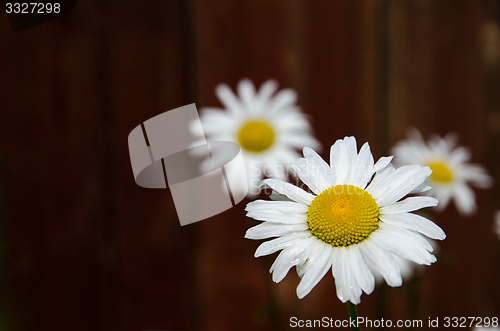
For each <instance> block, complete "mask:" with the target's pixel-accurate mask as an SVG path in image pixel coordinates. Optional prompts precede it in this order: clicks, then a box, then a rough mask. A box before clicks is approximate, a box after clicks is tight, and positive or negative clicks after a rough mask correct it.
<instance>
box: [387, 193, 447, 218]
mask: <svg viewBox="0 0 500 331" xmlns="http://www.w3.org/2000/svg"><path fill="white" fill-rule="evenodd" d="M437 204H438V200H437V199H435V198H432V197H409V198H406V199H404V200H402V201H399V202H396V203H393V204H392V205H388V206H385V207H382V208H380V213H381V214H401V213H407V212H410V211H414V210H419V209H422V208H426V207H434V206H437Z"/></svg>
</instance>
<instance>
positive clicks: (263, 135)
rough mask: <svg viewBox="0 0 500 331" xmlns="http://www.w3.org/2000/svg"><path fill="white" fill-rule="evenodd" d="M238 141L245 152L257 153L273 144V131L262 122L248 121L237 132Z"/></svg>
mask: <svg viewBox="0 0 500 331" xmlns="http://www.w3.org/2000/svg"><path fill="white" fill-rule="evenodd" d="M238 141H239V142H240V145H241V147H242V148H243V149H245V150H246V151H249V152H254V153H259V152H262V151H265V150H266V149H268V148H269V147H271V145H272V144H273V142H274V130H273V128H272V127H271V126H270V125H269V124H267V123H266V122H264V121H259V120H257V121H248V122H246V123H245V124H244V125H243V126H242V127H241V129H240V131H239V132H238Z"/></svg>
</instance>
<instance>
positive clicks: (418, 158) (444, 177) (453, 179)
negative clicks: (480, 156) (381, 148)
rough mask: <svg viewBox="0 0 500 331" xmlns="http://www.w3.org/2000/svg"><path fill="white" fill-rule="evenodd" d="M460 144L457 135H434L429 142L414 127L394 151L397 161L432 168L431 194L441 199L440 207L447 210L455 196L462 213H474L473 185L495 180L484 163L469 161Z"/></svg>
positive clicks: (468, 155)
mask: <svg viewBox="0 0 500 331" xmlns="http://www.w3.org/2000/svg"><path fill="white" fill-rule="evenodd" d="M456 143H457V136H456V135H454V134H448V135H447V136H445V137H444V138H441V137H439V136H432V137H431V139H429V141H428V142H427V143H426V142H425V141H424V139H423V138H422V136H421V135H420V133H419V132H418V131H417V130H411V131H410V132H409V137H408V140H405V141H402V142H399V143H398V144H396V146H395V147H394V148H393V150H392V153H393V154H394V163H395V164H398V165H405V164H420V165H423V166H428V167H430V168H431V169H432V174H431V176H430V177H429V179H428V183H429V184H430V185H431V186H432V190H430V191H429V193H428V194H429V195H432V196H434V197H436V198H437V199H438V200H439V206H438V210H442V209H444V208H445V207H446V206H447V205H448V203H449V202H450V200H451V199H453V200H454V201H455V205H456V207H457V209H458V211H459V212H460V213H461V214H462V215H470V214H472V213H474V211H475V210H476V203H475V196H474V192H473V191H472V189H471V187H470V186H475V187H479V188H488V187H490V186H491V185H492V184H493V179H492V178H491V177H490V176H489V175H488V174H487V173H486V170H485V169H484V168H483V167H482V166H480V165H477V164H469V163H468V161H469V159H470V153H469V151H468V150H467V149H466V148H465V147H457V146H456Z"/></svg>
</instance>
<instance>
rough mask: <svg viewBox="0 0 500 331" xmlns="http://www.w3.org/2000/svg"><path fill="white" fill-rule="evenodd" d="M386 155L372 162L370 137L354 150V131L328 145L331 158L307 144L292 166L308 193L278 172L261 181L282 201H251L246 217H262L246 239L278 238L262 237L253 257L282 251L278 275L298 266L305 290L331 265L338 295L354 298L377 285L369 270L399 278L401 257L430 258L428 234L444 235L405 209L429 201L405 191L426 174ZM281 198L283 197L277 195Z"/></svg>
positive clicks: (396, 281)
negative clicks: (395, 162)
mask: <svg viewBox="0 0 500 331" xmlns="http://www.w3.org/2000/svg"><path fill="white" fill-rule="evenodd" d="M391 160H392V157H382V158H381V159H380V160H378V162H377V163H374V161H373V156H372V154H371V152H370V147H369V145H368V143H365V144H364V145H363V147H362V148H361V150H360V151H359V154H358V151H357V147H356V140H355V139H354V137H346V138H344V139H343V140H337V142H336V143H335V144H334V145H333V146H332V147H331V151H330V165H328V164H327V163H326V162H325V161H324V160H323V159H322V158H321V157H320V156H319V155H318V154H316V153H315V152H314V151H313V150H312V149H310V148H304V158H301V159H299V160H297V162H295V163H292V165H291V168H292V170H293V171H294V172H295V173H296V174H297V176H298V177H299V178H300V179H301V180H302V182H304V184H305V185H307V186H308V187H309V189H310V190H311V191H312V192H313V193H308V192H306V191H304V190H302V189H301V188H299V187H297V186H294V185H292V184H289V183H286V182H284V181H281V180H276V179H266V180H264V183H265V185H268V186H270V187H271V188H272V189H273V190H274V191H275V192H276V193H277V194H278V195H277V196H278V197H280V196H286V197H287V199H288V201H263V200H257V201H254V202H251V203H249V204H248V205H247V208H246V210H247V211H248V213H247V216H248V217H251V218H254V219H256V220H259V221H264V222H263V223H261V224H259V225H257V226H255V227H253V228H251V229H249V230H248V231H247V233H246V235H245V237H246V238H249V239H266V238H271V237H278V238H276V239H273V240H271V241H267V242H264V243H262V244H261V245H260V246H259V248H257V251H256V252H255V256H256V257H259V256H263V255H268V254H272V253H275V252H277V251H279V250H281V253H280V254H279V255H278V257H277V258H276V261H275V262H274V264H273V265H272V267H271V270H270V271H271V272H272V273H273V275H272V279H273V280H274V281H275V282H279V281H281V280H282V279H283V278H284V277H285V275H286V274H287V273H288V271H289V269H290V268H291V267H293V266H296V269H297V273H298V274H299V277H300V278H301V281H300V283H299V285H298V287H297V296H298V297H299V298H303V297H305V296H306V295H307V294H308V293H309V292H310V291H311V290H312V289H313V287H314V286H315V285H316V284H317V283H318V282H319V281H320V280H321V279H322V278H323V276H324V275H325V274H326V272H327V271H328V270H329V269H330V268H331V269H332V272H333V277H334V278H335V285H336V288H337V296H338V298H339V299H340V300H341V301H342V302H346V301H350V302H352V303H354V304H358V303H359V302H360V297H361V294H362V292H365V293H367V294H369V293H371V292H372V291H373V288H374V286H375V278H374V274H380V275H382V276H383V278H384V279H385V281H386V282H387V284H389V285H390V286H400V285H401V284H402V277H401V270H400V261H399V258H402V259H407V260H410V261H413V262H415V263H418V264H422V265H430V264H431V263H433V262H435V261H436V258H435V257H434V255H432V254H431V252H432V247H431V245H430V244H429V243H428V242H427V240H426V238H425V237H424V235H425V236H427V237H429V238H433V239H441V240H442V239H444V238H445V234H444V232H443V230H441V228H439V227H438V226H437V225H436V224H434V223H433V222H431V221H429V220H428V219H426V218H424V217H422V216H418V215H415V214H412V213H410V212H412V211H414V210H418V209H420V208H424V207H430V206H435V205H436V204H437V200H436V199H435V198H432V197H425V196H419V197H409V198H406V199H404V200H401V199H402V198H403V197H405V196H406V195H407V194H409V193H412V192H413V191H414V190H415V189H417V188H419V187H421V184H422V183H423V182H424V181H425V179H426V178H427V177H428V176H429V175H430V174H431V170H430V169H429V168H428V167H421V166H419V165H409V166H404V167H401V168H399V169H395V168H394V167H393V166H392V165H391ZM282 200H284V199H282Z"/></svg>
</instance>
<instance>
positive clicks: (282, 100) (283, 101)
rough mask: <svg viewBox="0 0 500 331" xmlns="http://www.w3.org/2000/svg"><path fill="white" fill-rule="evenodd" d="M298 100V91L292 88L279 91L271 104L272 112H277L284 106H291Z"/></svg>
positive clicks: (270, 110)
mask: <svg viewBox="0 0 500 331" xmlns="http://www.w3.org/2000/svg"><path fill="white" fill-rule="evenodd" d="M296 101H297V92H295V91H294V90H292V89H283V90H281V91H279V92H278V93H277V94H276V96H275V97H274V99H273V100H272V102H271V104H270V109H269V112H270V113H277V112H279V111H280V110H283V109H284V107H287V106H291V105H293V104H295V102H296Z"/></svg>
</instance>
